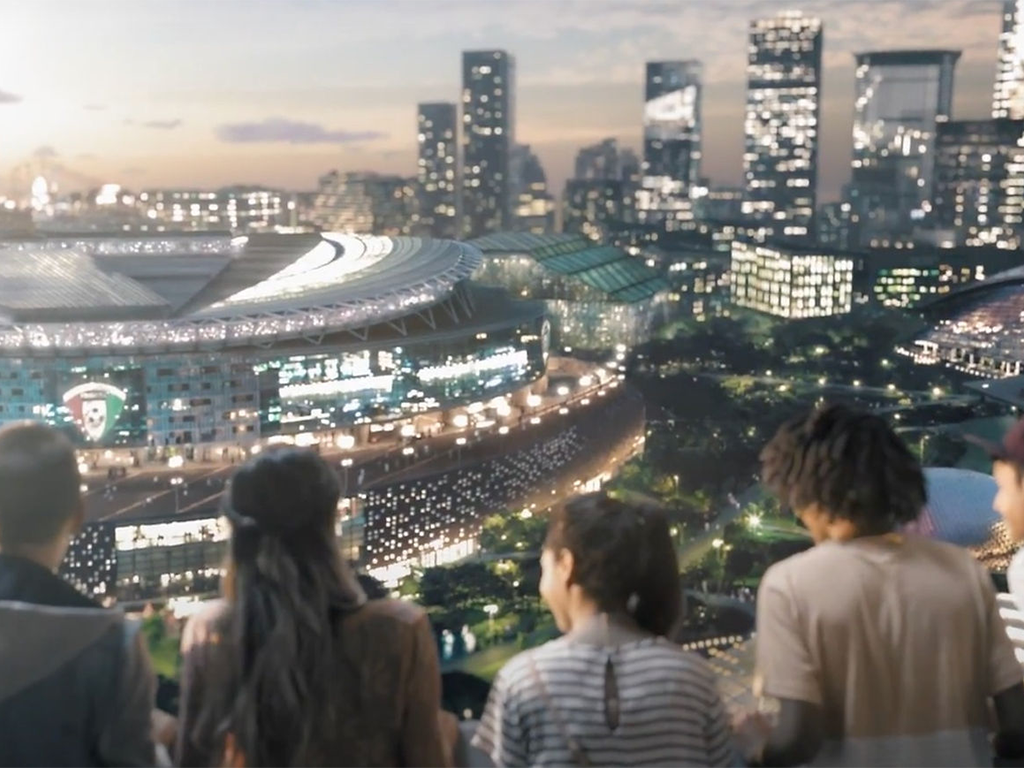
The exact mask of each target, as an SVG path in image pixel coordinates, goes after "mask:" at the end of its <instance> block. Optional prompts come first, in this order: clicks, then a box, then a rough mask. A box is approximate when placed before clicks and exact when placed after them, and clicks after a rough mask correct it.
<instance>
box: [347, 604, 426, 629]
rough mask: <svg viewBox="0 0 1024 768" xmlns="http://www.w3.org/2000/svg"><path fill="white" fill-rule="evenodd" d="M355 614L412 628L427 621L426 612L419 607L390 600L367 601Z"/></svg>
mask: <svg viewBox="0 0 1024 768" xmlns="http://www.w3.org/2000/svg"><path fill="white" fill-rule="evenodd" d="M356 613H357V614H359V615H361V616H363V617H365V618H372V619H375V620H378V621H383V622H386V623H392V624H398V625H409V626H412V625H416V624H419V623H420V622H423V621H427V612H426V611H424V610H423V609H422V608H421V607H420V606H418V605H416V604H415V603H410V602H408V601H406V600H394V599H391V598H385V599H381V600H368V601H367V602H365V603H363V605H361V606H360V607H359V608H358V609H357V610H356Z"/></svg>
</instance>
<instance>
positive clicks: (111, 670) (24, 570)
mask: <svg viewBox="0 0 1024 768" xmlns="http://www.w3.org/2000/svg"><path fill="white" fill-rule="evenodd" d="M155 685H156V683H155V680H154V678H153V671H152V668H151V666H150V662H149V656H148V654H147V652H146V649H145V647H144V645H143V641H142V634H141V632H139V631H138V626H137V625H136V624H135V623H132V622H128V621H126V620H125V618H124V615H123V614H122V613H121V612H120V611H116V610H107V609H104V608H102V607H100V606H99V605H98V604H97V603H95V602H93V601H92V600H89V599H88V598H86V597H85V596H83V595H81V594H80V593H79V592H77V591H76V590H75V589H74V588H73V587H72V586H71V585H69V584H67V583H66V582H64V581H63V580H62V579H60V578H59V577H57V576H55V575H54V574H53V573H51V572H50V571H48V570H47V569H46V568H43V567H42V566H40V565H37V564H36V563H33V562H31V561H29V560H24V559H22V558H18V557H11V556H9V555H0V765H4V766H8V765H23V766H28V765H53V766H58V765H78V766H99V765H126V766H135V765H153V764H154V762H155V754H154V747H153V741H152V736H151V724H150V723H151V720H150V718H151V712H152V708H153V699H154V695H155Z"/></svg>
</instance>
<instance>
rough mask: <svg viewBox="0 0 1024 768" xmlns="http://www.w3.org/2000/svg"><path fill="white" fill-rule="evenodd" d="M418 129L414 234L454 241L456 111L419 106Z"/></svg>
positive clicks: (444, 105) (436, 105)
mask: <svg viewBox="0 0 1024 768" xmlns="http://www.w3.org/2000/svg"><path fill="white" fill-rule="evenodd" d="M417 130H418V134H417V141H418V144H419V160H418V170H417V176H416V180H417V182H418V193H419V221H418V223H417V234H426V235H430V236H432V237H441V238H452V239H454V238H456V237H458V235H459V230H458V221H459V220H458V174H459V169H458V136H459V122H458V108H457V107H456V105H455V104H449V103H445V102H441V103H430V104H420V105H419V111H418V115H417Z"/></svg>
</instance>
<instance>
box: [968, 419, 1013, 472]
mask: <svg viewBox="0 0 1024 768" xmlns="http://www.w3.org/2000/svg"><path fill="white" fill-rule="evenodd" d="M964 439H965V440H966V441H967V442H969V443H973V444H974V445H977V446H978V447H979V448H981V449H982V450H983V451H985V453H987V454H988V455H989V457H990V458H991V459H992V460H993V461H1009V462H1013V463H1014V464H1017V465H1019V466H1021V467H1024V419H1021V420H1020V421H1018V422H1017V423H1016V424H1014V425H1013V426H1012V427H1010V429H1009V430H1008V431H1007V433H1006V434H1005V435H1003V440H1002V442H1001V443H996V442H993V441H991V440H985V439H984V438H981V437H978V436H977V435H964Z"/></svg>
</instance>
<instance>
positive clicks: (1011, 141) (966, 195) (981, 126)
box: [935, 120, 1024, 249]
mask: <svg viewBox="0 0 1024 768" xmlns="http://www.w3.org/2000/svg"><path fill="white" fill-rule="evenodd" d="M935 225H936V227H937V228H938V229H939V230H940V231H941V232H944V233H948V234H947V235H946V239H948V240H949V242H950V244H956V245H967V246H973V247H979V246H987V245H991V246H998V247H1001V248H1011V249H1017V248H1020V247H1021V235H1022V233H1024V120H958V121H953V122H948V123H944V124H942V125H940V126H939V132H938V140H937V148H936V183H935Z"/></svg>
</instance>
